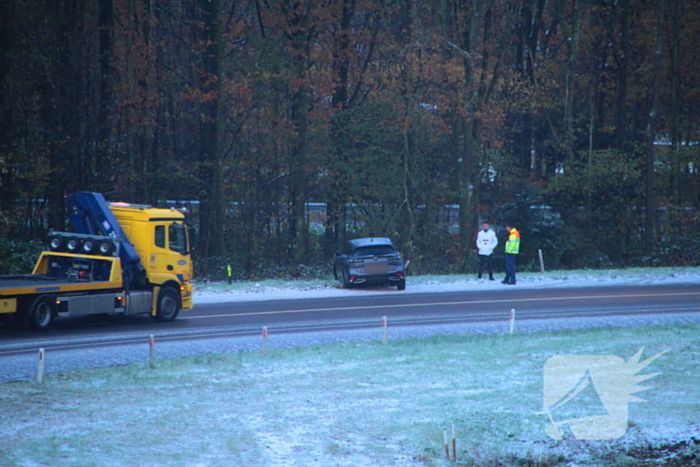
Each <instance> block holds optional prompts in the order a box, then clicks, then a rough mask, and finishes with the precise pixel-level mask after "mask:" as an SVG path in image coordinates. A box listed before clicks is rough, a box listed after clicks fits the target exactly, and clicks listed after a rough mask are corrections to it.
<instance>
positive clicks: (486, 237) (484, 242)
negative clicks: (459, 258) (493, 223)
mask: <svg viewBox="0 0 700 467" xmlns="http://www.w3.org/2000/svg"><path fill="white" fill-rule="evenodd" d="M481 227H482V228H481V230H479V234H478V235H477V236H476V247H477V248H478V249H479V279H481V273H482V272H483V271H484V264H486V269H487V271H488V272H489V280H491V281H492V280H494V279H493V266H492V264H491V254H492V253H493V250H494V248H496V245H498V238H496V233H495V232H494V231H493V230H491V229H490V228H489V224H488V223H487V222H484V223H483V224H482V226H481Z"/></svg>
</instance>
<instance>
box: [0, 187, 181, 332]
mask: <svg viewBox="0 0 700 467" xmlns="http://www.w3.org/2000/svg"><path fill="white" fill-rule="evenodd" d="M68 199H69V201H70V208H71V217H70V222H71V225H72V227H73V229H74V230H75V232H72V233H68V232H52V233H51V234H50V235H49V250H48V251H43V252H42V253H41V255H40V256H39V259H38V260H37V263H36V266H35V267H34V271H33V272H32V274H25V275H19V276H0V318H11V317H19V318H20V319H21V320H22V322H24V323H26V324H28V325H29V326H31V327H32V328H34V329H36V330H43V329H46V328H47V327H48V326H49V325H50V323H51V322H52V321H53V319H54V318H57V317H69V316H70V317H75V316H85V315H92V314H105V313H121V314H124V315H135V314H150V315H151V316H153V317H154V318H155V319H157V320H159V321H172V320H174V319H175V318H176V317H177V315H178V313H179V312H180V310H189V309H191V308H192V284H191V282H190V281H191V280H192V261H191V258H190V248H189V234H188V230H187V226H186V224H185V215H184V214H183V213H182V212H180V211H177V210H174V209H157V208H153V207H151V206H146V205H134V204H126V203H111V204H108V203H107V202H106V201H105V199H104V197H103V196H102V195H101V194H99V193H92V192H77V193H74V194H72V195H70V196H69V198H68Z"/></svg>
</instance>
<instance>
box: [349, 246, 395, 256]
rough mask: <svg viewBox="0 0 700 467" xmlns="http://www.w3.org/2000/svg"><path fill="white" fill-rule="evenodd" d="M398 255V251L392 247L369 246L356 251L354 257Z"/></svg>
mask: <svg viewBox="0 0 700 467" xmlns="http://www.w3.org/2000/svg"><path fill="white" fill-rule="evenodd" d="M393 254H396V250H395V249H394V247H392V246H391V245H369V246H363V247H360V248H358V249H357V250H355V253H354V254H353V256H383V255H393Z"/></svg>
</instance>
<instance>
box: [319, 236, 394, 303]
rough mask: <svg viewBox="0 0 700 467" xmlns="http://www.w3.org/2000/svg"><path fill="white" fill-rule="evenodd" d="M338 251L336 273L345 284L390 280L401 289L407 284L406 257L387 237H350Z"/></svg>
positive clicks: (334, 272)
mask: <svg viewBox="0 0 700 467" xmlns="http://www.w3.org/2000/svg"><path fill="white" fill-rule="evenodd" d="M335 255H336V260H335V264H334V265H333V277H335V278H336V279H338V280H340V281H341V282H342V283H343V287H344V288H350V287H352V286H353V285H355V284H362V283H368V284H370V283H372V284H382V283H388V284H391V285H395V286H396V288H397V289H398V290H404V289H405V288H406V276H405V274H404V262H403V257H402V256H401V253H399V251H398V250H397V249H396V247H395V246H394V244H393V243H392V242H391V240H389V239H388V238H380V237H372V238H356V239H355V240H349V241H347V242H346V243H345V246H343V250H342V251H338V252H336V254H335Z"/></svg>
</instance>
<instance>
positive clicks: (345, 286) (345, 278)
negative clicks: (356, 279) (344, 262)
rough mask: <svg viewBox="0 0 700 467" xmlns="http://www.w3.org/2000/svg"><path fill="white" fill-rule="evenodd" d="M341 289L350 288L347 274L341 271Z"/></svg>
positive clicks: (350, 284)
mask: <svg viewBox="0 0 700 467" xmlns="http://www.w3.org/2000/svg"><path fill="white" fill-rule="evenodd" d="M343 288H344V289H351V288H352V282H350V278H349V277H348V272H347V271H346V270H344V269H343Z"/></svg>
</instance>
